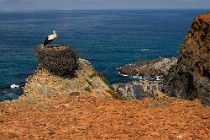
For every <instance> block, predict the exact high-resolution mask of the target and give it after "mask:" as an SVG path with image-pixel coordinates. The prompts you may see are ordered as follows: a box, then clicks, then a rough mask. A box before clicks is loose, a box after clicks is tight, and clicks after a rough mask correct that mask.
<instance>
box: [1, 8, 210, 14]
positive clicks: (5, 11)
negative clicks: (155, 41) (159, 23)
mask: <svg viewBox="0 0 210 140" xmlns="http://www.w3.org/2000/svg"><path fill="white" fill-rule="evenodd" d="M188 10H207V12H208V11H210V9H206V8H187V9H185V8H141V9H117V8H116V9H21V10H19V9H0V13H14V12H17V13H21V12H23V13H24V12H46V11H47V12H51V11H52V12H65V11H188Z"/></svg>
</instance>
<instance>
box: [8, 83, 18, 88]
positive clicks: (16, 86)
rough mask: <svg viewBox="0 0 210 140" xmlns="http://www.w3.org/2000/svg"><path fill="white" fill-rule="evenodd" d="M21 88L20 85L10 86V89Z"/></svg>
mask: <svg viewBox="0 0 210 140" xmlns="http://www.w3.org/2000/svg"><path fill="white" fill-rule="evenodd" d="M19 87H20V85H16V84H12V85H11V86H10V88H19Z"/></svg>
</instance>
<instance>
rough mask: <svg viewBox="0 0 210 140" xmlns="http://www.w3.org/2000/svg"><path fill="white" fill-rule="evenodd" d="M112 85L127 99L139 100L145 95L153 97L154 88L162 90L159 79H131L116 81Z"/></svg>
mask: <svg viewBox="0 0 210 140" xmlns="http://www.w3.org/2000/svg"><path fill="white" fill-rule="evenodd" d="M112 86H113V87H114V88H115V91H116V92H117V93H119V94H122V95H123V96H124V97H126V98H127V99H128V100H136V99H137V100H140V99H143V98H145V97H154V93H155V91H156V90H160V91H161V90H162V82H161V81H147V80H145V81H133V82H129V83H117V84H113V85H112Z"/></svg>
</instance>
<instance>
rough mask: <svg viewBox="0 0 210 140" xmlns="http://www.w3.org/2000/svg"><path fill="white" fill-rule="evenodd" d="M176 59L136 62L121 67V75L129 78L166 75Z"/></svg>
mask: <svg viewBox="0 0 210 140" xmlns="http://www.w3.org/2000/svg"><path fill="white" fill-rule="evenodd" d="M176 62H177V58H174V57H173V58H159V59H153V60H145V61H137V62H134V63H132V64H126V65H124V66H122V67H121V68H120V69H119V71H120V73H121V74H124V75H129V76H134V75H138V76H155V75H167V74H168V71H169V69H170V68H171V67H172V66H173V65H174V64H176Z"/></svg>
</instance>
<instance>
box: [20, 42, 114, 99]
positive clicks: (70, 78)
mask: <svg viewBox="0 0 210 140" xmlns="http://www.w3.org/2000/svg"><path fill="white" fill-rule="evenodd" d="M35 52H36V56H37V58H38V61H39V66H38V68H37V70H36V72H35V73H34V74H33V75H31V76H29V77H28V78H27V79H26V84H25V87H24V95H25V96H26V97H27V98H30V97H32V98H31V99H34V96H35V97H37V96H38V97H40V96H41V97H43V95H47V96H54V95H63V94H71V95H77V96H78V95H81V96H85V95H89V96H94V97H100V98H117V97H118V96H117V94H115V92H114V90H113V89H112V87H111V86H110V85H109V83H108V82H107V81H106V80H105V78H104V77H103V76H102V75H100V74H99V73H98V72H97V71H96V70H95V69H94V68H93V67H92V65H91V63H90V62H89V61H87V60H85V59H81V58H79V57H78V55H77V53H76V50H75V49H74V48H73V47H71V46H68V45H59V46H54V47H47V46H38V47H36V49H35ZM21 98H24V96H22V97H21Z"/></svg>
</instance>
